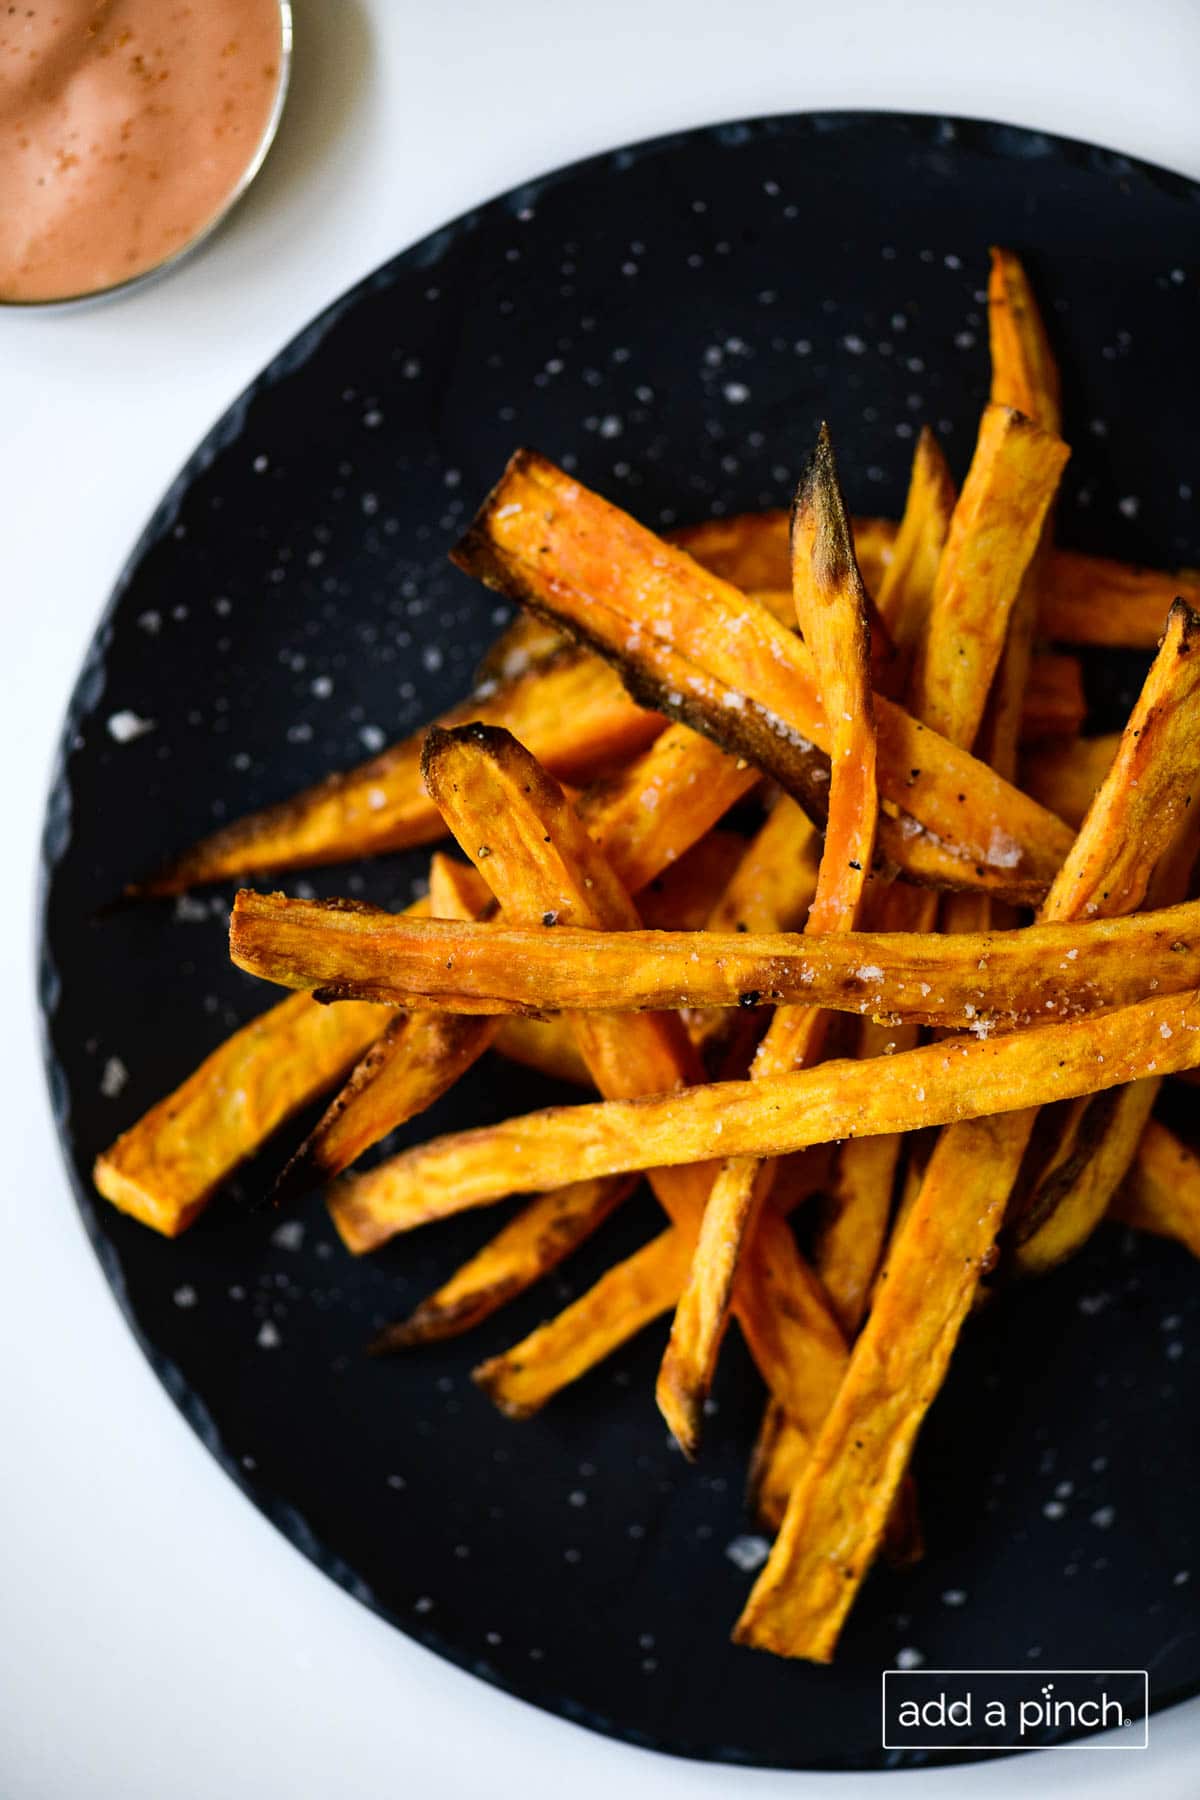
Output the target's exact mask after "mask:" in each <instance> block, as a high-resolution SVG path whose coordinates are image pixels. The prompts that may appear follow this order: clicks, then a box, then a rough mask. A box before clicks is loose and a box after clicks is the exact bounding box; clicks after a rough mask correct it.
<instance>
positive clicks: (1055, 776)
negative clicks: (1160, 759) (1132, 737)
mask: <svg viewBox="0 0 1200 1800" xmlns="http://www.w3.org/2000/svg"><path fill="white" fill-rule="evenodd" d="M1120 742H1121V733H1120V732H1119V731H1111V732H1108V733H1106V734H1105V735H1104V736H1102V737H1092V738H1076V739H1074V740H1073V741H1072V742H1070V743H1065V744H1062V743H1059V744H1038V745H1035V746H1034V747H1033V748H1032V749H1030V750H1028V751H1026V752H1025V754H1024V755H1023V756H1022V758H1021V786H1022V787H1023V788H1024V789H1025V790H1026V792H1027V793H1030V794H1032V795H1033V797H1034V799H1035V800H1040V801H1041V803H1042V805H1043V806H1045V807H1048V808H1049V810H1050V811H1051V812H1053V813H1057V814H1058V816H1059V818H1060V819H1065V820H1066V821H1067V824H1068V825H1080V824H1082V822H1083V817H1084V814H1085V813H1086V812H1087V809H1088V807H1089V806H1090V805H1091V804H1092V797H1093V795H1094V794H1095V792H1096V789H1097V788H1098V787H1099V786H1100V783H1101V782H1102V781H1103V780H1104V777H1105V776H1106V775H1107V774H1108V771H1109V770H1110V769H1111V768H1112V760H1113V757H1114V756H1115V755H1116V754H1117V746H1118V744H1119V743H1120Z"/></svg>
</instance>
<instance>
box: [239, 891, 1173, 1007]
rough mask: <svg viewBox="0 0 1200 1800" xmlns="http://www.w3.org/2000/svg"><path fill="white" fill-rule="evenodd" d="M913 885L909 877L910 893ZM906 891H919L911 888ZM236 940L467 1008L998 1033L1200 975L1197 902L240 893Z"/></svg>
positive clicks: (393, 992)
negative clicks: (1083, 908) (736, 920)
mask: <svg viewBox="0 0 1200 1800" xmlns="http://www.w3.org/2000/svg"><path fill="white" fill-rule="evenodd" d="M895 891H896V892H897V893H899V892H900V891H901V890H899V889H897V890H895ZM904 891H905V892H907V890H904ZM230 953H231V955H232V957H233V960H234V961H235V962H236V963H237V964H238V966H239V968H242V969H245V970H247V972H248V973H250V974H252V975H260V976H263V977H264V978H265V979H267V980H269V981H277V982H279V983H281V984H282V985H284V986H303V987H310V988H315V989H317V990H319V991H321V992H323V993H328V992H334V993H336V994H338V995H342V996H345V997H348V998H351V999H370V1000H379V1001H389V1002H390V1003H391V1004H393V1005H404V1006H412V1007H441V1008H445V1009H447V1010H450V1011H455V1012H463V1013H481V1014H485V1015H489V1016H490V1015H492V1014H496V1013H503V1012H512V1011H524V1012H536V1011H542V1012H547V1011H563V1012H622V1013H636V1012H639V1011H656V1010H668V1009H673V1008H676V1007H703V1006H723V1007H733V1006H759V1005H762V1006H767V1005H784V1006H787V1005H792V1006H794V1005H797V1004H800V1005H805V1004H807V1003H810V1002H811V1003H812V1004H813V1005H816V1006H822V1007H831V1008H834V1009H835V1010H837V1011H840V1012H851V1013H860V1014H863V1015H866V1016H880V1017H882V1018H885V1019H887V1020H889V1021H906V1022H908V1023H912V1024H921V1025H938V1026H944V1027H956V1028H959V1029H962V1028H964V1027H969V1028H974V1029H975V1030H977V1031H981V1032H982V1031H987V1030H990V1029H991V1028H992V1027H993V1026H994V1025H997V1024H999V1025H1002V1026H1004V1027H1006V1028H1010V1027H1011V1026H1013V1025H1025V1024H1028V1023H1030V1022H1031V1021H1032V1020H1039V1019H1044V1018H1046V1017H1047V1016H1055V1015H1057V1016H1063V1015H1065V1014H1068V1013H1073V1012H1082V1011H1089V1010H1092V1009H1094V1008H1096V1007H1099V1006H1113V1005H1120V1004H1124V1003H1126V1002H1128V1001H1130V1000H1132V999H1135V998H1137V996H1138V995H1139V994H1142V993H1144V992H1145V991H1146V989H1147V987H1148V985H1149V983H1150V981H1152V980H1157V981H1158V982H1159V984H1160V989H1161V991H1163V992H1166V993H1179V992H1181V991H1182V990H1184V989H1185V988H1188V987H1192V986H1195V985H1196V983H1197V981H1198V980H1200V902H1198V901H1187V902H1185V903H1183V904H1181V905H1179V906H1172V907H1164V908H1163V909H1162V910H1161V911H1158V912H1149V913H1139V914H1136V915H1134V916H1132V917H1129V918H1115V919H1102V918H1100V917H1097V918H1096V919H1095V920H1093V921H1085V922H1084V923H1069V924H1052V925H1031V926H1027V927H1024V928H1022V929H1020V930H1016V931H985V932H972V933H960V934H957V935H955V936H938V935H936V934H935V933H933V932H930V931H907V932H873V931H856V932H846V933H844V934H843V933H832V932H823V933H820V934H815V933H796V932H766V933H763V934H762V935H761V936H760V935H758V934H755V933H752V932H731V933H726V932H710V931H704V932H697V931H632V930H631V931H628V932H609V931H594V932H593V931H587V932H584V931H583V930H581V929H579V928H577V927H572V926H569V925H556V926H555V928H554V931H553V933H551V932H550V931H549V930H547V929H546V928H545V927H541V926H534V927H532V928H531V927H518V926H510V925H506V924H504V923H503V922H499V923H496V924H479V925H473V924H457V923H455V922H454V921H450V920H445V919H410V918H405V917H403V916H397V915H396V914H394V913H386V912H381V911H376V910H374V909H368V910H359V909H357V908H356V909H354V910H353V911H348V910H345V909H343V908H341V907H339V906H336V905H331V904H330V903H329V902H328V901H323V900H293V899H289V898H287V897H286V896H285V895H282V894H256V893H254V892H253V891H250V890H243V891H242V892H241V893H239V894H238V896H237V898H236V900H235V901H234V907H233V914H232V918H231V928H230Z"/></svg>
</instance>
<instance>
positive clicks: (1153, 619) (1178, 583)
mask: <svg viewBox="0 0 1200 1800" xmlns="http://www.w3.org/2000/svg"><path fill="white" fill-rule="evenodd" d="M1176 599H1181V600H1184V601H1186V602H1187V604H1188V605H1189V606H1192V607H1195V608H1198V609H1200V572H1197V570H1195V569H1177V570H1165V571H1164V570H1159V569H1136V568H1130V567H1128V566H1126V565H1124V564H1121V563H1116V562H1111V561H1109V559H1108V558H1107V557H1103V556H1085V555H1084V554H1083V553H1082V551H1079V550H1056V551H1055V552H1054V554H1053V556H1052V557H1051V558H1050V565H1049V570H1048V573H1047V581H1046V587H1045V590H1044V592H1043V594H1042V598H1041V606H1040V610H1039V614H1038V630H1039V633H1040V635H1041V636H1042V637H1045V638H1051V639H1053V640H1054V641H1055V642H1056V643H1059V644H1098V645H1102V646H1104V647H1107V648H1112V649H1121V648H1126V649H1130V650H1153V648H1154V646H1155V645H1156V644H1157V642H1158V640H1159V638H1160V637H1161V636H1162V634H1163V626H1164V625H1165V623H1166V618H1167V614H1168V612H1169V611H1170V609H1171V602H1172V601H1173V600H1176Z"/></svg>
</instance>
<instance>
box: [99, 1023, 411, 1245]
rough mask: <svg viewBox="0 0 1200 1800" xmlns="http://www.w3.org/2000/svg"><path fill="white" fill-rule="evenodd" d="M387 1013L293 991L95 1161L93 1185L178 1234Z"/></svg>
mask: <svg viewBox="0 0 1200 1800" xmlns="http://www.w3.org/2000/svg"><path fill="white" fill-rule="evenodd" d="M391 1016H392V1015H391V1013H390V1011H389V1010H388V1009H386V1008H383V1007H377V1006H364V1005H354V1004H351V1005H349V1006H339V1007H327V1006H317V1005H316V1004H315V1003H314V1002H313V1001H312V1000H311V999H310V998H309V996H308V995H307V994H292V995H291V996H290V997H289V998H288V999H287V1000H285V1001H283V1003H282V1004H281V1005H279V1006H274V1007H272V1008H271V1010H270V1011H269V1012H267V1013H264V1014H263V1015H262V1017H261V1018H257V1019H252V1020H251V1022H250V1023H249V1025H243V1026H242V1028H241V1030H240V1031H235V1032H234V1034H233V1036H232V1037H229V1038H226V1040H225V1042H224V1043H223V1044H220V1045H218V1047H217V1048H216V1049H215V1050H214V1051H213V1052H212V1054H211V1055H210V1056H208V1057H206V1059H205V1060H204V1062H202V1063H201V1064H200V1067H199V1068H198V1069H196V1070H195V1072H194V1073H193V1074H191V1075H189V1076H188V1078H187V1080H186V1081H185V1082H184V1083H183V1084H182V1086H180V1087H178V1088H176V1089H175V1091H174V1093H172V1094H168V1095H167V1097H166V1099H165V1100H160V1101H159V1102H158V1104H157V1106H152V1107H151V1109H150V1111H149V1112H148V1113H145V1114H144V1115H143V1116H142V1117H141V1118H140V1119H139V1120H138V1122H137V1124H136V1125H133V1126H131V1127H130V1129H129V1130H128V1131H126V1132H125V1133H123V1135H122V1136H121V1137H119V1138H118V1139H117V1141H116V1143H115V1144H112V1145H110V1147H109V1148H108V1149H107V1150H105V1151H104V1152H103V1153H102V1155H100V1156H98V1157H97V1158H96V1164H95V1169H94V1171H93V1175H94V1179H95V1183H96V1186H97V1188H99V1190H100V1192H101V1193H102V1194H103V1195H104V1198H105V1199H106V1200H111V1201H112V1203H113V1205H114V1206H117V1207H119V1208H120V1209H121V1211H122V1212H126V1213H130V1214H132V1216H133V1217H134V1218H135V1219H140V1220H141V1221H142V1223H143V1225H150V1226H152V1227H153V1229H154V1230H155V1231H160V1232H162V1234H163V1236H164V1237H178V1235H179V1233H180V1232H181V1231H185V1230H186V1229H187V1227H188V1226H189V1225H190V1224H191V1223H192V1222H193V1220H194V1219H196V1218H197V1217H198V1215H199V1214H200V1213H201V1212H202V1211H203V1210H204V1207H205V1206H206V1205H207V1204H208V1201H209V1200H210V1198H211V1197H212V1195H213V1194H214V1193H215V1191H216V1189H217V1188H218V1187H219V1186H220V1185H221V1183H222V1182H223V1181H224V1180H226V1178H227V1177H228V1176H229V1175H231V1174H232V1173H233V1171H234V1170H235V1169H236V1168H237V1166H238V1164H239V1163H241V1162H243V1161H245V1159H246V1158H247V1157H248V1156H250V1155H252V1154H253V1153H254V1151H256V1150H257V1149H259V1148H260V1146H261V1145H262V1144H263V1143H265V1142H266V1140H267V1138H268V1137H269V1136H270V1135H271V1134H272V1132H274V1131H275V1130H276V1129H277V1128H278V1126H280V1125H282V1124H283V1123H284V1121H285V1120H287V1119H289V1118H290V1117H291V1116H292V1114H293V1113H294V1112H296V1111H298V1109H299V1108H300V1107H302V1106H305V1105H307V1104H308V1102H309V1101H310V1100H315V1099H316V1098H317V1096H318V1095H319V1094H322V1093H324V1091H325V1089H326V1088H329V1087H332V1086H333V1084H334V1082H335V1081H337V1080H338V1078H339V1077H340V1076H342V1075H344V1074H345V1072H346V1070H347V1069H348V1068H350V1066H351V1065H352V1064H353V1062H354V1061H355V1058H356V1057H358V1056H360V1055H361V1054H362V1052H363V1050H364V1049H365V1047H366V1046H367V1045H368V1044H369V1043H370V1042H371V1041H372V1039H373V1038H377V1037H378V1036H379V1033H380V1032H381V1030H382V1029H383V1027H384V1026H385V1025H386V1023H387V1021H388V1019H389V1018H390V1017H391Z"/></svg>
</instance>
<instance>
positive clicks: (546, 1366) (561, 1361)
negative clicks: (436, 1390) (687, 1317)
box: [475, 1226, 691, 1419]
mask: <svg viewBox="0 0 1200 1800" xmlns="http://www.w3.org/2000/svg"><path fill="white" fill-rule="evenodd" d="M690 1255H691V1244H690V1241H689V1240H688V1238H687V1237H686V1236H685V1235H684V1234H683V1233H682V1232H679V1231H677V1230H676V1229H675V1227H674V1226H668V1227H667V1229H666V1230H665V1231H661V1232H660V1233H659V1234H658V1236H657V1237H655V1238H651V1240H650V1242H649V1243H648V1244H646V1245H644V1246H643V1248H642V1249H641V1250H635V1251H634V1253H633V1255H632V1256H627V1257H626V1258H625V1260H624V1261H623V1262H619V1263H616V1264H614V1266H613V1267H612V1268H611V1269H607V1270H606V1271H605V1273H604V1274H603V1275H602V1276H601V1277H600V1279H599V1281H597V1282H596V1283H595V1284H594V1286H592V1287H590V1288H589V1289H588V1291H587V1292H586V1293H585V1294H582V1295H581V1296H580V1298H579V1299H578V1300H576V1301H574V1302H573V1304H572V1305H570V1306H568V1307H567V1308H566V1309H565V1310H564V1311H563V1312H560V1313H559V1314H557V1316H556V1317H555V1318H553V1319H550V1320H548V1321H547V1323H546V1324H545V1325H541V1326H539V1327H538V1329H537V1330H536V1331H534V1332H532V1333H531V1334H530V1335H529V1336H528V1337H527V1338H523V1339H522V1340H521V1342H520V1343H519V1344H514V1345H513V1347H512V1348H511V1349H510V1350H505V1351H504V1352H503V1353H502V1354H501V1355H499V1356H493V1357H491V1358H490V1359H489V1360H488V1361H487V1362H485V1363H481V1364H480V1365H479V1367H478V1368H477V1369H476V1370H475V1380H476V1381H477V1382H478V1383H479V1385H480V1387H481V1388H482V1389H483V1391H484V1393H485V1394H487V1396H488V1398H489V1399H490V1400H491V1401H492V1402H493V1403H494V1405H496V1406H498V1407H499V1409H500V1411H501V1412H503V1413H506V1414H507V1415H508V1417H509V1418H510V1419H527V1418H529V1417H530V1416H531V1415H532V1414H533V1413H535V1412H537V1411H538V1409H539V1408H540V1407H542V1406H544V1405H545V1404H546V1402H547V1400H549V1399H551V1398H552V1396H553V1395H555V1394H557V1393H559V1392H561V1390H562V1389H563V1388H564V1387H566V1386H568V1385H569V1383H571V1382H573V1381H578V1380H579V1378H580V1376H581V1375H584V1374H586V1373H587V1371H588V1370H589V1369H592V1368H594V1367H595V1366H596V1364H597V1363H599V1362H601V1361H603V1359H604V1358H605V1357H606V1356H610V1355H611V1354H612V1352H613V1351H614V1350H617V1349H619V1348H620V1346H621V1345H622V1344H625V1343H628V1341H629V1339H630V1338H631V1337H634V1336H636V1334H637V1333H638V1332H639V1331H641V1330H642V1329H643V1327H644V1326H646V1325H649V1324H651V1323H652V1322H653V1320H655V1319H657V1318H660V1317H661V1316H662V1314H663V1313H664V1312H666V1311H667V1310H668V1309H669V1308H670V1307H671V1306H672V1305H673V1304H674V1301H675V1296H676V1294H677V1293H678V1292H679V1288H680V1285H681V1283H682V1281H683V1278H684V1275H685V1274H686V1272H687V1265H688V1259H689V1257H690Z"/></svg>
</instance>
